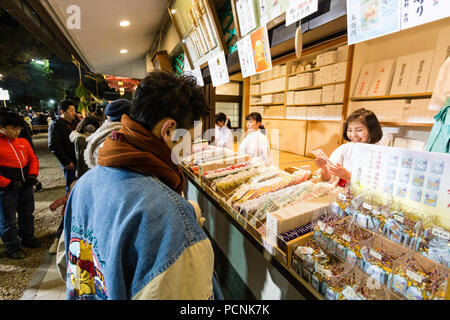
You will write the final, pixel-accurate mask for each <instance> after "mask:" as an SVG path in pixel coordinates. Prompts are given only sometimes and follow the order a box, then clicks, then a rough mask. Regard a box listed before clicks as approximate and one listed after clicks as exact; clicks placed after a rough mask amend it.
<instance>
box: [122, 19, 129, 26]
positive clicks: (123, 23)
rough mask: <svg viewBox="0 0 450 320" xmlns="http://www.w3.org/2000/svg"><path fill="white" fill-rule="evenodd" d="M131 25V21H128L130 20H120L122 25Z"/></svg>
mask: <svg viewBox="0 0 450 320" xmlns="http://www.w3.org/2000/svg"><path fill="white" fill-rule="evenodd" d="M129 25H130V21H128V20H123V21H120V26H121V27H128V26H129Z"/></svg>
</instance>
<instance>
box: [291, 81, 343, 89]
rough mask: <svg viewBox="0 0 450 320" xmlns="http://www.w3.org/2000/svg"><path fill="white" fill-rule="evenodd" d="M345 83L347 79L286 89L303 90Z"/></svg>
mask: <svg viewBox="0 0 450 320" xmlns="http://www.w3.org/2000/svg"><path fill="white" fill-rule="evenodd" d="M344 83H345V81H339V82H331V83H325V84H318V85H315V86H309V87H300V88H295V89H286V91H303V90H309V89H317V88H322V87H324V86H333V85H336V84H344Z"/></svg>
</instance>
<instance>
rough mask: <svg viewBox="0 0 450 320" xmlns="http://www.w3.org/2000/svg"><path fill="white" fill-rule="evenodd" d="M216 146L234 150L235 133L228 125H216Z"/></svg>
mask: <svg viewBox="0 0 450 320" xmlns="http://www.w3.org/2000/svg"><path fill="white" fill-rule="evenodd" d="M214 145H215V146H217V147H221V148H227V149H230V150H233V132H231V130H230V128H228V127H227V126H226V125H225V126H222V127H219V126H217V125H216V130H215V140H214Z"/></svg>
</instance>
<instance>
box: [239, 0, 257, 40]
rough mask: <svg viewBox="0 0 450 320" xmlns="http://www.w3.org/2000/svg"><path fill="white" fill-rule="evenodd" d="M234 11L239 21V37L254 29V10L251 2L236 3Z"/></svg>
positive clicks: (245, 0)
mask: <svg viewBox="0 0 450 320" xmlns="http://www.w3.org/2000/svg"><path fill="white" fill-rule="evenodd" d="M236 11H237V15H238V19H239V28H240V30H241V37H243V36H245V35H246V34H247V33H249V32H250V31H252V30H253V29H255V28H256V18H255V9H254V7H253V1H252V0H238V1H236Z"/></svg>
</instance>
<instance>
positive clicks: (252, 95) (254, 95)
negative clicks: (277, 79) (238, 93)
mask: <svg viewBox="0 0 450 320" xmlns="http://www.w3.org/2000/svg"><path fill="white" fill-rule="evenodd" d="M275 93H284V90H279V91H272V92H264V93H259V94H250V97H260V96H265V95H268V94H275Z"/></svg>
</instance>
